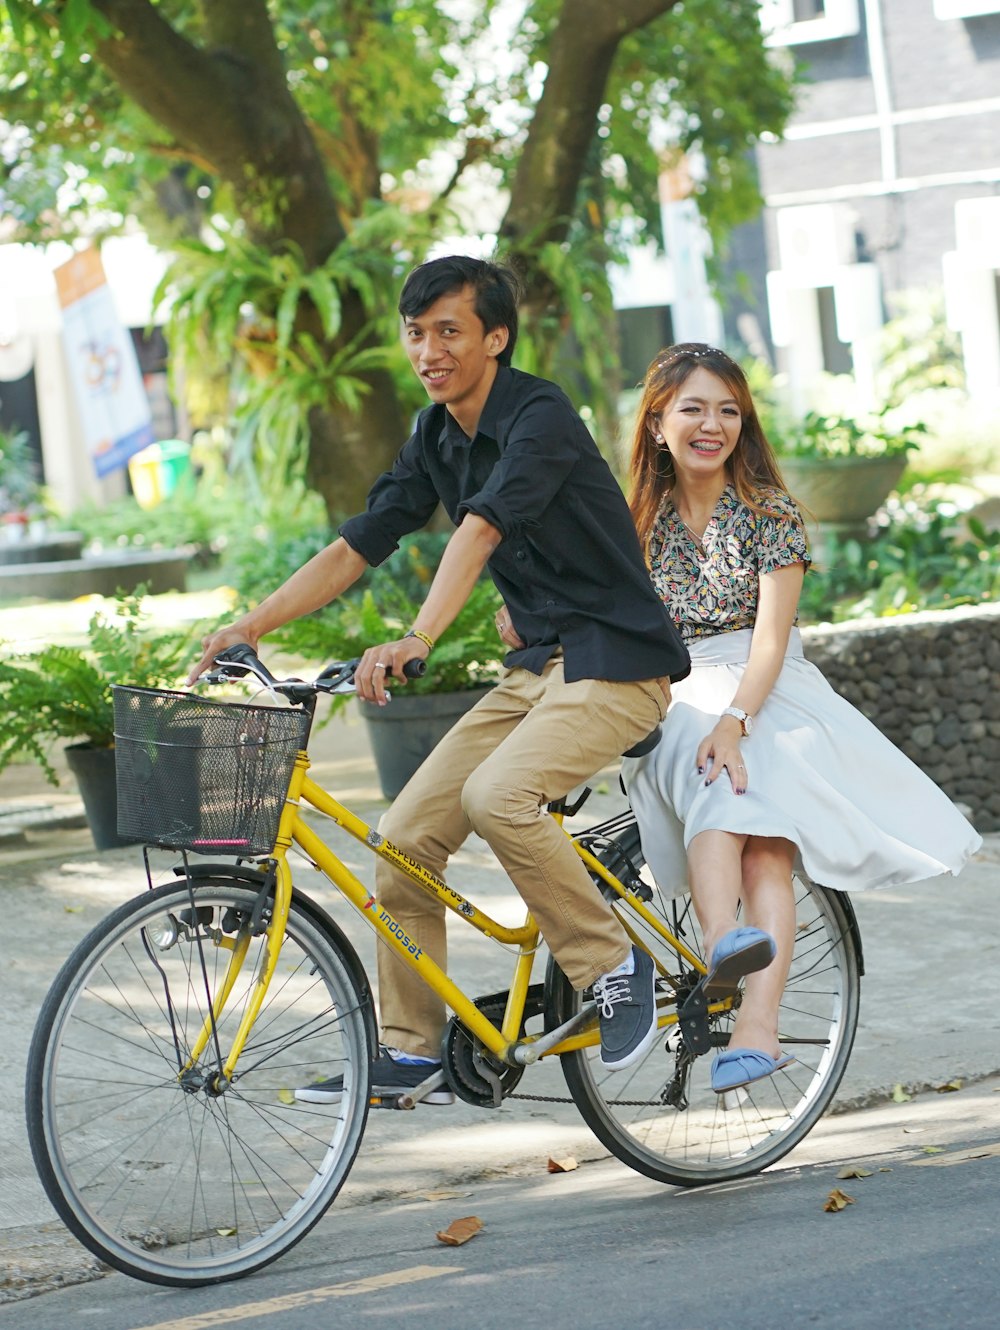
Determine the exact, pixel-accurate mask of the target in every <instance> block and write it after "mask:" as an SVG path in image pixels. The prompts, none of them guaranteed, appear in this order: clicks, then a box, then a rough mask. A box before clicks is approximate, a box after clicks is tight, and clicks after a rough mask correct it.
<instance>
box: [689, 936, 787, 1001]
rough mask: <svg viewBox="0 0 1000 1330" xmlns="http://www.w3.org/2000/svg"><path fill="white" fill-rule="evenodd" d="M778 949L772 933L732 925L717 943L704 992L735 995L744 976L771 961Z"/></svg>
mask: <svg viewBox="0 0 1000 1330" xmlns="http://www.w3.org/2000/svg"><path fill="white" fill-rule="evenodd" d="M776 951H777V947H776V946H775V944H774V938H773V937H772V936H771V934H770V933H765V932H763V931H762V930H761V929H759V928H732V929H730V930H729V932H728V933H726V934H725V935H724V936H723V937H721V938H720V939H719V941H718V942H717V943H716V946H715V950H714V951H713V952H712V964H711V966H710V968H709V971H708V974H707V975H706V976H705V978H704V979H703V980H702V992H703V993H704V994H705V996H706V997H707V998H715V999H719V998H727V997H735V996H736V994H737V993H738V992H739V991H740V980H741V979H742V978H743V976H744V975H747V974H753V972H754V971H755V970H763V969H764V968H765V967H766V966H768V965H770V964H771V962H772V961H773V960H774V953H775V952H776Z"/></svg>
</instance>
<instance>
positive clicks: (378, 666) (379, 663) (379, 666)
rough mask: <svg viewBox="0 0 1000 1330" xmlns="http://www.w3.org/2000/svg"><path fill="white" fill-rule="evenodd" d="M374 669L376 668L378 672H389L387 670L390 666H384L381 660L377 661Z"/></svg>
mask: <svg viewBox="0 0 1000 1330" xmlns="http://www.w3.org/2000/svg"><path fill="white" fill-rule="evenodd" d="M374 668H375V669H376V670H387V669H388V668H389V666H388V665H383V664H382V662H381V661H380V660H377V661H376V662H375V665H374Z"/></svg>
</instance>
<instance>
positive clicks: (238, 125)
mask: <svg viewBox="0 0 1000 1330" xmlns="http://www.w3.org/2000/svg"><path fill="white" fill-rule="evenodd" d="M92 3H93V5H94V7H95V9H97V10H98V11H99V12H100V13H102V14H103V15H104V16H105V17H106V18H107V19H108V20H109V22H110V23H111V24H112V25H113V27H114V28H115V29H116V31H115V34H114V35H113V36H111V37H107V38H104V39H103V40H102V41H100V42H99V43H98V44H97V48H96V54H97V58H98V59H99V60H100V62H101V64H102V65H104V66H105V68H106V69H107V70H108V71H109V73H110V74H111V75H112V77H113V78H114V79H115V81H116V82H117V83H118V84H119V85H120V87H121V88H122V89H123V91H124V92H125V93H126V94H127V95H128V96H129V97H131V98H132V100H133V101H134V102H136V104H137V105H139V106H141V107H142V109H143V110H144V111H145V112H146V113H147V114H148V115H150V116H152V118H153V119H154V120H156V121H158V122H159V123H160V124H161V125H162V126H163V127H164V128H165V129H167V130H168V131H169V133H170V134H171V135H172V136H173V138H174V139H175V140H176V141H177V142H178V144H180V145H182V146H183V147H184V148H186V149H187V150H188V151H189V152H190V153H191V156H192V159H200V160H202V161H205V162H208V163H210V164H211V168H212V169H213V170H214V171H215V172H217V173H218V175H219V176H221V177H222V179H224V180H226V181H227V182H228V183H229V184H230V185H231V186H232V187H233V189H234V191H235V194H236V197H237V199H238V200H239V206H240V210H241V212H242V213H243V215H244V217H245V218H246V220H247V222H248V224H249V225H250V227H251V231H252V232H253V234H255V235H256V236H257V238H258V239H261V240H263V241H270V240H274V239H281V240H294V241H295V242H296V243H297V244H298V245H300V247H301V248H302V250H303V253H304V254H305V257H306V260H307V262H309V263H320V262H322V261H323V259H325V258H326V256H327V255H328V254H329V253H330V251H331V250H332V249H333V248H334V246H335V245H337V244H338V243H339V241H340V240H341V239H343V236H344V234H345V232H344V228H343V226H342V224H341V221H340V218H339V216H338V213H337V210H336V207H335V206H334V202H333V196H332V192H331V190H330V184H329V181H328V179H327V177H326V173H325V171H324V168H323V162H322V159H321V157H320V154H319V151H318V149H317V146H316V143H315V141H314V139H313V138H312V136H311V135H310V133H309V128H308V126H307V125H306V123H305V120H304V119H303V116H302V113H301V111H300V110H299V107H298V105H297V103H296V102H295V100H294V99H293V97H292V95H291V93H290V92H289V90H288V84H287V80H286V78H285V71H284V68H283V65H282V61H281V55H280V52H279V51H278V50H277V44H276V42H275V40H274V31H273V29H272V28H271V25H270V19H269V18H268V13H267V3H266V0H206V5H205V7H206V10H209V11H211V14H212V21H211V24H210V30H211V35H212V37H213V39H215V40H222V39H224V40H225V42H226V43H227V44H226V45H223V46H220V47H219V48H217V49H216V50H215V51H212V52H206V51H205V50H202V49H201V48H200V47H197V46H195V45H193V44H192V43H191V42H189V41H187V40H186V39H185V38H184V37H182V36H181V35H180V33H178V32H177V31H176V30H175V29H174V28H173V27H171V26H170V24H169V23H167V22H166V21H165V20H164V19H163V18H162V16H161V13H162V11H160V10H158V9H156V8H154V6H153V5H152V4H150V3H149V0H92Z"/></svg>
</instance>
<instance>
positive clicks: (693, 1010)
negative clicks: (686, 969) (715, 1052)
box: [677, 981, 712, 1057]
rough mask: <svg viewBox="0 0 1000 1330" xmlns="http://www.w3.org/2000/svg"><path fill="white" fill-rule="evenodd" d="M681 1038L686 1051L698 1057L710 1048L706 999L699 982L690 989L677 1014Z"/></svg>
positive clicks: (710, 1038)
mask: <svg viewBox="0 0 1000 1330" xmlns="http://www.w3.org/2000/svg"><path fill="white" fill-rule="evenodd" d="M677 1020H678V1024H679V1025H680V1027H681V1036H682V1038H683V1040H684V1043H685V1044H686V1045H687V1048H688V1050H689V1051H690V1052H691V1053H692V1054H693V1055H694V1056H695V1057H700V1056H701V1054H702V1053H707V1052H708V1051H709V1050H710V1049H711V1047H712V1037H711V1034H710V1033H709V1029H708V999H707V998H706V997H705V991H704V989H703V987H702V984H701V982H700V981H699V982H698V983H697V984H695V986H694V988H692V990H691V992H690V994H689V995H688V997H687V999H686V1000H685V1002H684V1005H683V1006H682V1007H681V1008H680V1009H679V1010H678V1012H677Z"/></svg>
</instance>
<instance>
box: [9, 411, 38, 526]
mask: <svg viewBox="0 0 1000 1330" xmlns="http://www.w3.org/2000/svg"><path fill="white" fill-rule="evenodd" d="M40 492H41V484H40V482H39V479H38V469H37V464H36V462H35V456H34V453H33V452H32V449H31V440H30V438H29V436H28V432H27V430H16V429H15V430H0V512H4V511H6V510H8V509H11V510H15V511H20V510H22V509H25V508H28V507H29V506H30V505H31V504H33V503H35V502H37V501H38V498H39V495H40Z"/></svg>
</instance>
